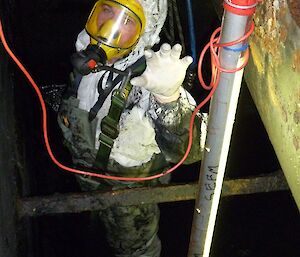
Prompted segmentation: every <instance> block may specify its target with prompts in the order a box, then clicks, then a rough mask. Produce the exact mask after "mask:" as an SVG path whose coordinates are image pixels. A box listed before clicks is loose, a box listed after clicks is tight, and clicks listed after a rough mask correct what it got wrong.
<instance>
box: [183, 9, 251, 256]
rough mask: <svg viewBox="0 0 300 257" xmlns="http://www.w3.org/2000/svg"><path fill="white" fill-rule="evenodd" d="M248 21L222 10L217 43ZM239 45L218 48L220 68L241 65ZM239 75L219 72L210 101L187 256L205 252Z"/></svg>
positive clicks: (233, 37) (234, 36) (238, 31)
mask: <svg viewBox="0 0 300 257" xmlns="http://www.w3.org/2000/svg"><path fill="white" fill-rule="evenodd" d="M248 21H249V16H242V15H236V14H232V13H230V12H227V11H225V13H224V16H223V22H222V34H221V43H224V42H231V41H234V40H236V39H239V38H241V37H242V36H244V35H245V32H246V28H248V27H247V25H248ZM241 46H242V44H241V43H239V44H236V45H234V46H231V47H228V48H223V49H221V50H220V63H221V66H222V67H223V68H225V69H234V68H236V67H238V66H240V65H241V62H242V60H241V52H240V51H234V50H235V49H239V48H240V47H241ZM242 76H243V70H240V71H238V72H236V73H221V75H220V82H219V85H218V88H217V90H216V92H215V94H214V96H213V99H212V102H211V105H210V112H209V121H208V132H207V139H206V144H205V153H204V158H203V161H202V163H201V169H200V178H199V192H198V195H197V198H196V202H195V209H194V218H193V225H192V232H191V238H190V245H189V252H188V257H200V256H201V257H202V256H205V257H208V256H209V251H210V246H211V241H212V236H213V229H214V224H215V220H216V214H217V209H218V203H219V199H220V194H221V189H222V183H223V178H224V171H225V166H226V160H227V155H228V149H229V145H230V138H231V133H232V127H233V123H234V117H235V113H236V106H237V102H238V96H239V91H240V85H241V80H242Z"/></svg>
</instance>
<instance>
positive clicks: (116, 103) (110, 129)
mask: <svg viewBox="0 0 300 257" xmlns="http://www.w3.org/2000/svg"><path fill="white" fill-rule="evenodd" d="M145 67H146V62H145V58H144V57H143V58H141V59H139V60H138V61H137V62H136V63H134V65H132V66H131V67H130V69H129V75H128V76H126V77H123V81H122V84H121V88H120V89H116V90H114V91H113V93H112V100H111V106H110V108H109V111H108V114H107V116H106V117H104V118H103V119H102V121H101V133H100V136H99V142H100V145H99V149H98V152H97V155H96V159H95V162H94V167H95V168H100V169H105V168H106V167H107V163H108V159H109V155H110V153H111V150H112V147H113V144H114V140H115V139H116V138H117V137H118V135H119V127H118V126H119V120H120V117H121V114H122V112H123V111H124V109H125V107H126V102H127V99H128V96H129V93H130V91H131V89H132V85H131V84H130V83H129V80H130V79H131V78H132V77H135V76H139V75H140V74H141V73H142V72H143V71H144V70H145ZM131 68H134V70H133V71H132V73H131ZM118 77H119V76H118ZM120 77H121V76H120Z"/></svg>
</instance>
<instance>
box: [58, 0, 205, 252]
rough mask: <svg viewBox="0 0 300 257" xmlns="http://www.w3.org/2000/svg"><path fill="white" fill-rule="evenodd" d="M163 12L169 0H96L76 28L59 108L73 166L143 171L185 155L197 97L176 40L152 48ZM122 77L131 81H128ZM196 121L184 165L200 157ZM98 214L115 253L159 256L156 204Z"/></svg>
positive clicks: (131, 173) (96, 184)
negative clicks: (117, 99) (117, 111)
mask: <svg viewBox="0 0 300 257" xmlns="http://www.w3.org/2000/svg"><path fill="white" fill-rule="evenodd" d="M166 12H167V1H166V0H99V1H97V2H96V4H95V6H94V8H93V10H92V12H91V14H90V16H89V18H88V20H87V23H86V26H85V29H84V30H83V31H81V32H80V34H79V35H78V38H77V41H76V50H77V53H75V54H74V55H73V56H72V58H71V59H72V63H73V65H74V72H73V76H72V80H71V81H72V83H71V85H70V86H69V88H68V90H67V92H66V94H65V96H64V99H63V101H62V104H61V106H60V110H59V115H58V123H59V125H60V127H61V129H62V132H63V135H64V138H65V143H66V145H67V147H68V149H69V150H70V152H71V154H72V158H73V162H74V165H75V167H79V168H81V169H82V167H84V168H86V169H87V170H94V171H95V172H99V173H103V174H107V175H113V176H123V177H147V176H151V175H154V174H158V173H161V172H163V171H164V170H167V169H168V168H169V167H170V163H177V162H178V161H180V160H181V159H182V157H183V155H184V153H185V151H186V148H187V144H188V132H189V120H190V117H191V115H192V112H193V110H194V108H195V101H194V99H193V98H192V97H191V95H190V94H189V93H188V92H187V91H186V90H185V89H184V88H183V86H182V84H183V81H184V78H185V74H186V70H187V68H188V66H189V65H190V64H191V63H192V58H191V57H189V56H186V57H184V58H180V55H181V46H180V45H179V44H177V45H174V46H173V47H171V46H170V45H169V44H162V45H161V47H160V50H159V51H157V52H153V51H152V50H150V48H151V47H152V46H153V45H154V44H156V43H158V42H159V33H160V31H161V28H162V26H163V23H164V21H165V18H166ZM129 69H130V72H128V71H129ZM118 71H119V72H118ZM122 72H123V73H122ZM126 72H127V73H126ZM124 81H126V82H129V81H130V83H127V84H129V85H130V87H129V88H127V87H126V83H125V86H124V83H123V82H124ZM116 90H123V91H121V94H123V93H124V92H125V93H126V92H127V94H128V95H127V98H126V102H125V104H124V106H123V109H122V110H121V115H120V117H118V118H116V117H115V116H114V113H113V111H112V109H114V108H115V107H116V106H117V105H116V104H115V103H113V102H114V96H115V94H116V93H115V92H116ZM117 92H120V91H117ZM116 108H117V107H116ZM200 123H201V120H200V118H199V117H197V119H196V121H195V125H194V128H193V137H194V138H193V144H192V148H191V151H190V154H189V155H188V157H187V159H186V160H185V164H189V163H193V162H196V161H199V160H200V158H201V148H200ZM107 128H109V129H107ZM116 131H117V133H116ZM77 179H78V181H79V183H80V185H81V188H82V189H83V190H87V191H90V190H116V189H122V188H133V187H142V186H152V185H157V184H159V183H167V182H168V180H169V178H166V177H163V178H161V179H156V180H151V181H144V182H127V181H126V182H125V181H116V180H104V179H97V178H95V177H87V176H79V175H78V176H77ZM100 218H101V220H102V222H103V224H104V226H105V228H106V236H107V240H108V243H109V245H110V246H111V247H112V249H113V251H114V254H115V256H117V257H140V256H141V257H158V256H160V251H161V243H160V240H159V238H158V236H157V232H158V223H159V209H158V206H157V204H141V205H138V206H112V207H109V208H107V209H104V210H101V211H100Z"/></svg>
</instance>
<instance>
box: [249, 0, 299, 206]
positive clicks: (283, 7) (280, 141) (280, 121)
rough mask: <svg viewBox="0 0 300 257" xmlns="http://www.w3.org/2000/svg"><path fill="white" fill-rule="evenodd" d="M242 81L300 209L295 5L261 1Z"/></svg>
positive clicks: (295, 2)
mask: <svg viewBox="0 0 300 257" xmlns="http://www.w3.org/2000/svg"><path fill="white" fill-rule="evenodd" d="M254 21H255V25H256V28H255V31H254V33H253V35H252V37H251V40H250V49H251V58H250V61H249V63H248V65H247V67H246V70H245V78H246V82H247V85H248V87H249V90H250V93H251V95H252V97H253V100H254V102H255V105H256V107H257V109H258V111H259V114H260V116H261V119H262V121H263V123H264V126H265V128H266V130H267V132H268V135H269V138H270V140H271V142H272V145H273V147H274V150H275V152H276V155H277V157H278V160H279V162H280V165H281V167H282V170H283V172H284V174H285V176H286V178H287V182H288V184H289V187H290V189H291V191H292V194H293V196H294V199H295V201H296V203H297V205H298V208H299V209H300V27H299V22H300V2H299V1H298V0H289V1H286V0H275V1H274V0H265V1H263V3H262V4H259V6H258V7H257V11H256V14H255V17H254Z"/></svg>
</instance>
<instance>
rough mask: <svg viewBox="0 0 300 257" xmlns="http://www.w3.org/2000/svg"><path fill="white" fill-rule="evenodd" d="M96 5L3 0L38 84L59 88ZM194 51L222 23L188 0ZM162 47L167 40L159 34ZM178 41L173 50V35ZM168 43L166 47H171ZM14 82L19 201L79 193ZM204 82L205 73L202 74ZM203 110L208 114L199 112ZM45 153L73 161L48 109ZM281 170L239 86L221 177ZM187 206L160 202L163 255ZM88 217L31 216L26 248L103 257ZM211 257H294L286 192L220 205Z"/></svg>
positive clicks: (297, 241) (187, 224) (17, 48)
mask: <svg viewBox="0 0 300 257" xmlns="http://www.w3.org/2000/svg"><path fill="white" fill-rule="evenodd" d="M177 2H178V5H179V11H180V13H179V14H180V18H181V25H182V28H183V32H184V38H185V47H186V49H187V53H188V54H190V50H189V49H190V43H189V39H188V29H187V14H186V11H185V10H186V7H185V1H177ZM93 4H94V1H90V0H86V1H83V0H82V1H80V0H61V1H58V0H43V1H42V0H32V1H30V2H28V1H21V0H19V1H13V0H11V1H9V0H7V1H5V0H2V1H1V5H2V6H1V9H2V11H1V15H2V18H3V23H4V28H5V32H6V33H7V37H8V41H9V43H10V46H11V48H12V49H13V50H14V52H15V54H16V55H17V56H18V57H19V58H20V59H21V60H22V62H23V64H24V65H25V66H26V68H27V69H28V70H29V72H30V73H31V75H32V76H33V78H34V79H35V80H36V82H37V84H38V85H39V86H40V87H41V86H45V85H51V84H65V83H66V82H67V79H68V74H69V72H70V71H71V65H70V62H69V57H70V55H71V53H73V52H74V50H75V48H74V42H75V40H76V37H77V34H78V33H79V32H80V31H81V29H82V28H83V26H84V24H85V21H86V18H87V16H88V14H89V12H90V10H91V8H92V6H93ZM193 7H194V9H193V12H194V21H195V27H196V41H197V50H198V52H199V51H200V49H202V48H203V46H204V45H205V44H206V42H207V41H208V39H209V36H210V35H211V33H212V31H213V30H214V29H215V28H216V27H218V26H219V25H220V21H219V19H218V17H217V15H216V13H215V12H214V9H213V7H212V5H211V4H210V1H193ZM162 39H163V40H162V41H165V40H166V37H165V36H164V35H162ZM175 42H180V40H179V38H178V35H177V36H176V39H175ZM175 42H172V43H175ZM11 68H12V72H13V77H14V81H15V88H14V93H15V99H16V103H15V106H16V107H15V108H16V117H17V122H18V135H19V142H20V144H19V148H20V151H21V153H22V158H23V160H24V167H23V169H24V170H27V171H28V172H29V174H28V175H29V176H28V178H29V179H27V180H28V181H27V184H26V186H25V187H22V188H20V194H21V195H22V196H34V195H48V194H53V193H56V192H60V193H63V192H76V191H79V187H78V185H77V184H76V182H75V179H74V177H73V175H72V174H69V173H66V172H64V171H61V170H59V169H58V168H57V167H56V166H55V165H54V164H52V163H51V161H50V160H49V157H48V155H47V153H46V150H45V148H44V144H43V138H42V131H41V121H40V118H41V113H40V107H39V103H38V100H37V97H36V96H35V94H34V92H33V90H32V88H31V87H30V85H29V83H28V82H27V80H26V79H25V78H24V76H23V75H22V74H21V73H20V71H19V70H17V69H16V68H15V66H14V64H11ZM204 69H205V70H204V72H205V74H207V71H208V70H209V67H208V66H206V67H204ZM191 91H192V93H193V95H194V97H195V99H196V100H197V101H198V102H199V101H200V100H201V99H203V97H204V96H205V94H206V93H205V92H203V90H202V89H200V87H199V83H198V82H197V81H196V82H195V85H194V87H193V89H192V90H191ZM205 109H206V110H207V106H206V107H205ZM49 131H50V139H51V145H52V147H53V151H54V152H55V154H56V156H58V157H59V159H60V160H62V161H63V162H65V163H67V164H68V163H70V156H69V155H68V152H67V151H66V149H65V148H64V147H63V145H62V137H61V134H60V131H59V129H58V127H57V124H56V113H55V112H54V111H53V110H51V108H49ZM199 167H200V164H199V163H197V164H194V165H190V166H183V167H181V168H180V169H179V170H178V171H175V173H174V175H173V179H172V180H173V182H190V181H196V180H197V178H198V173H199ZM278 169H280V165H279V163H278V161H277V158H276V155H275V153H274V151H273V148H272V145H271V144H270V142H269V139H268V136H267V134H266V131H265V129H264V127H263V124H262V122H261V120H260V117H259V115H258V113H257V110H256V108H255V106H254V104H253V101H252V99H251V96H250V94H249V92H248V90H247V87H246V84H243V85H242V90H241V97H240V101H239V105H238V110H237V117H236V122H235V125H234V131H233V136H232V144H231V147H230V152H229V158H228V165H227V169H226V178H240V177H247V176H253V175H258V174H262V173H268V172H273V171H276V170H278ZM193 204H194V203H193V201H187V202H178V203H164V204H160V209H161V222H160V231H159V234H160V238H161V240H162V243H163V252H162V257H167V256H168V257H183V256H186V254H187V248H188V242H189V235H190V228H191V222H192V215H193ZM90 216H91V215H90V213H82V214H65V215H54V216H45V217H40V218H35V219H32V220H31V223H32V232H31V235H32V239H31V242H28V243H27V251H28V254H27V255H25V254H24V256H32V257H60V256H64V257H71V256H72V257H83V256H85V257H86V256H90V257H94V256H95V257H96V256H105V257H110V256H111V255H110V251H109V249H108V247H107V244H106V242H105V237H104V232H103V228H102V226H101V224H99V223H98V222H97V219H96V218H94V219H92V220H91V219H90ZM211 256H214V257H248V256H249V257H250V256H255V257H270V256H272V257H283V256H284V257H298V256H300V220H299V211H298V210H297V207H296V205H295V202H294V200H293V198H292V196H291V193H290V192H289V191H286V192H275V193H266V194H255V195H249V196H235V197H227V198H222V199H221V202H220V207H219V212H218V217H217V224H216V229H215V235H214V241H213V246H212V251H211Z"/></svg>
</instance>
